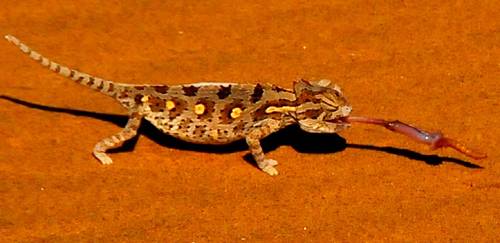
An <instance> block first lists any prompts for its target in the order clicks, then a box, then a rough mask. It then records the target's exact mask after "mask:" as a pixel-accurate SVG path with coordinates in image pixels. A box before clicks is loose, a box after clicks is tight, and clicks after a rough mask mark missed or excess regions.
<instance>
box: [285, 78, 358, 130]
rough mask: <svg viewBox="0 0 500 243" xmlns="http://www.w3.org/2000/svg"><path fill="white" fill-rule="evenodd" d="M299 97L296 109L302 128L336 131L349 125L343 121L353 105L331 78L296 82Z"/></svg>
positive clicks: (295, 88) (296, 93)
mask: <svg viewBox="0 0 500 243" xmlns="http://www.w3.org/2000/svg"><path fill="white" fill-rule="evenodd" d="M294 91H295V95H296V97H297V101H298V104H297V107H296V110H295V116H296V119H297V121H298V123H299V125H300V128H301V129H302V130H304V131H306V132H311V133H335V132H338V131H340V130H342V129H344V128H347V127H348V126H349V124H348V123H346V122H344V121H343V119H342V118H343V117H347V116H348V115H349V113H351V109H352V108H351V106H350V105H349V103H347V100H346V99H345V97H344V96H343V95H342V91H341V90H340V87H339V86H337V85H336V84H333V83H332V82H331V81H330V80H326V79H323V80H319V81H311V82H309V81H305V80H299V81H296V82H295V83H294Z"/></svg>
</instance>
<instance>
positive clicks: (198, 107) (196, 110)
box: [194, 104, 205, 115]
mask: <svg viewBox="0 0 500 243" xmlns="http://www.w3.org/2000/svg"><path fill="white" fill-rule="evenodd" d="M194 113H195V114H196V115H203V113H205V105H203V104H196V105H195V106H194Z"/></svg>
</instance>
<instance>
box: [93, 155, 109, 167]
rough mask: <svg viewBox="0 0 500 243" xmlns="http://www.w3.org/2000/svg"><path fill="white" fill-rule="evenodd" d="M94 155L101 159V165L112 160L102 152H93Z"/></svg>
mask: <svg viewBox="0 0 500 243" xmlns="http://www.w3.org/2000/svg"><path fill="white" fill-rule="evenodd" d="M94 156H95V157H96V158H97V159H98V160H99V161H101V163H102V164H103V165H110V164H112V163H113V160H112V159H111V158H110V157H109V156H108V155H107V154H106V153H104V152H94Z"/></svg>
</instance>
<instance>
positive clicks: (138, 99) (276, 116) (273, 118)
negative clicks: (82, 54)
mask: <svg viewBox="0 0 500 243" xmlns="http://www.w3.org/2000/svg"><path fill="white" fill-rule="evenodd" d="M5 38H6V39H7V40H8V41H10V42H12V43H13V44H15V45H16V46H18V47H19V48H20V49H21V50H22V51H23V52H24V53H26V54H28V55H29V56H30V57H31V58H32V59H34V60H35V61H37V62H39V63H40V64H41V65H43V66H45V67H47V68H49V69H51V70H53V71H54V72H56V73H58V74H60V75H62V76H64V77H67V78H70V79H72V80H74V81H76V82H77V83H80V84H83V85H85V86H88V87H90V88H92V89H94V90H97V91H100V92H101V93H104V94H106V95H108V96H111V97H113V98H114V99H116V100H117V101H118V102H120V104H121V105H122V106H123V107H125V108H126V109H127V110H128V112H129V120H128V123H127V125H126V126H125V128H124V129H123V130H122V131H120V132H119V133H117V134H115V135H112V136H110V137H108V138H105V139H103V140H102V141H100V142H99V143H97V144H96V146H95V147H94V151H93V154H94V155H95V157H96V158H97V159H99V161H101V162H102V163H103V164H111V163H112V160H111V158H110V157H109V156H108V155H106V153H105V152H106V151H107V150H109V149H111V148H116V147H119V146H120V145H121V144H123V142H125V141H127V140H129V139H131V138H133V137H134V136H135V135H136V134H137V129H138V128H139V126H140V123H141V120H142V119H143V118H145V119H146V120H148V121H149V122H151V123H152V124H153V125H154V126H155V127H157V128H158V129H159V130H161V131H163V132H164V133H166V134H169V135H171V136H174V137H176V138H179V139H182V140H185V141H188V142H192V143H201V144H227V143H230V142H233V141H236V140H240V139H245V140H246V142H247V144H248V146H249V148H250V152H251V153H252V155H253V157H254V158H255V160H256V162H257V165H258V166H259V168H261V169H262V170H263V171H265V172H266V173H268V174H270V175H277V174H278V172H277V170H276V169H275V168H274V166H275V165H276V164H277V162H276V161H275V160H271V159H266V158H265V156H264V153H263V152H262V148H261V146H260V139H262V138H264V137H266V136H267V135H269V134H271V133H273V132H275V131H278V130H280V129H281V128H284V127H286V126H288V125H291V124H295V123H298V124H299V125H300V127H301V128H302V129H303V130H305V131H308V132H317V133H334V132H337V131H339V130H341V129H344V128H346V127H347V126H348V124H347V123H345V122H343V121H342V120H341V119H340V118H343V117H347V116H348V115H349V113H350V112H351V107H350V106H349V104H348V103H347V101H346V99H345V98H344V97H343V95H342V92H341V91H340V88H339V87H338V86H336V85H334V84H332V83H331V82H330V81H328V80H320V81H316V82H308V81H305V80H300V81H297V82H294V87H293V90H289V89H284V88H281V87H277V86H274V85H267V84H255V85H253V84H236V83H195V84H186V85H172V86H167V85H131V84H123V83H116V82H113V81H109V80H104V79H101V78H98V77H94V76H91V75H89V74H86V73H82V72H79V71H77V70H75V69H71V68H68V67H66V66H63V65H60V64H58V63H55V62H53V61H51V60H49V59H47V58H45V57H43V56H42V55H40V54H39V53H37V52H35V51H33V50H31V49H30V48H29V47H28V46H26V45H25V44H23V43H21V42H20V41H19V40H18V39H16V38H15V37H13V36H6V37H5Z"/></svg>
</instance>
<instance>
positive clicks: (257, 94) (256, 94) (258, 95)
mask: <svg viewBox="0 0 500 243" xmlns="http://www.w3.org/2000/svg"><path fill="white" fill-rule="evenodd" d="M262 94H264V89H263V88H262V85H260V84H257V85H255V87H254V88H253V93H252V96H251V97H250V101H251V102H252V103H256V102H257V101H259V100H260V99H262Z"/></svg>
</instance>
